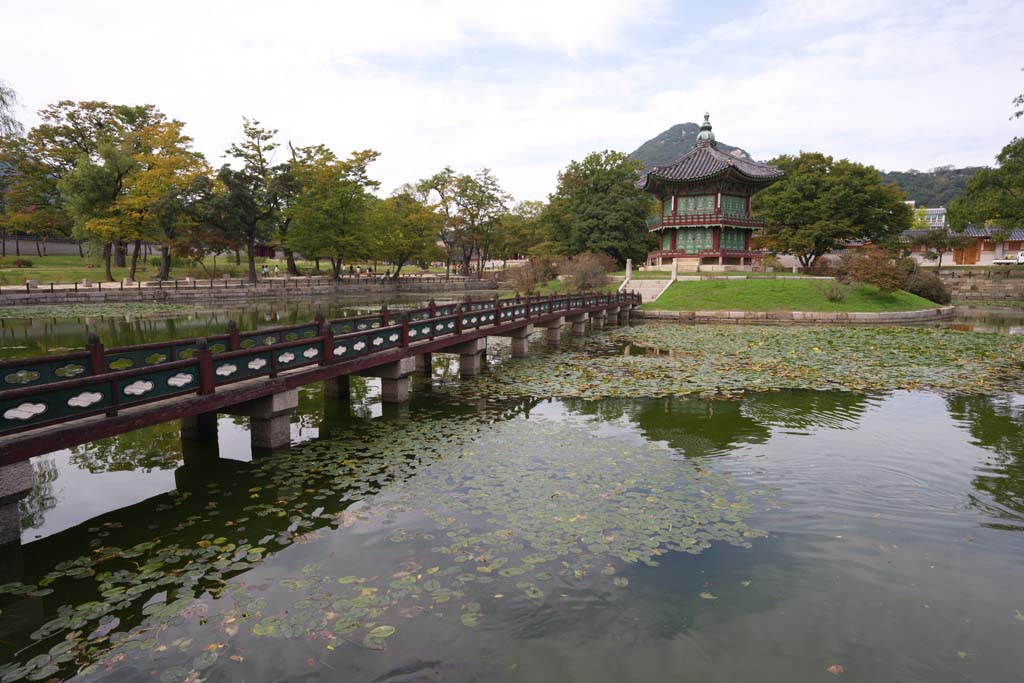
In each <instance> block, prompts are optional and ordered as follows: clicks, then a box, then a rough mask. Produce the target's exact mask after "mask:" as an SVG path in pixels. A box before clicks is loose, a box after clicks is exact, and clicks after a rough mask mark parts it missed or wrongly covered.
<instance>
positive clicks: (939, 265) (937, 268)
mask: <svg viewBox="0 0 1024 683" xmlns="http://www.w3.org/2000/svg"><path fill="white" fill-rule="evenodd" d="M942 251H943V250H942V249H939V262H938V263H937V264H935V274H936V275H940V274H941V273H942Z"/></svg>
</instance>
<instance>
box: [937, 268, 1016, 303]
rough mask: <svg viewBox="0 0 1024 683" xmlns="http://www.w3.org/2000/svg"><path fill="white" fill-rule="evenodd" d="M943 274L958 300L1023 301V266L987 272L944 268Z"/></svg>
mask: <svg viewBox="0 0 1024 683" xmlns="http://www.w3.org/2000/svg"><path fill="white" fill-rule="evenodd" d="M941 277H942V282H943V283H945V285H946V287H947V288H948V289H949V293H950V295H952V297H953V301H954V302H957V303H964V304H969V303H972V302H976V301H984V302H987V303H999V302H1005V303H1008V304H1009V303H1014V302H1024V266H1007V267H1005V268H998V269H995V270H984V271H971V270H966V271H956V270H951V271H943V273H942V276H941Z"/></svg>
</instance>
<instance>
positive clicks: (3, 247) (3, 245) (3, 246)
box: [0, 228, 7, 256]
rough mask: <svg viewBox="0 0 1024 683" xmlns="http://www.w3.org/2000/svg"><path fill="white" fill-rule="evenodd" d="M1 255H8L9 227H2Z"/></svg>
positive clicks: (0, 239)
mask: <svg viewBox="0 0 1024 683" xmlns="http://www.w3.org/2000/svg"><path fill="white" fill-rule="evenodd" d="M0 256H7V229H6V228H4V229H0Z"/></svg>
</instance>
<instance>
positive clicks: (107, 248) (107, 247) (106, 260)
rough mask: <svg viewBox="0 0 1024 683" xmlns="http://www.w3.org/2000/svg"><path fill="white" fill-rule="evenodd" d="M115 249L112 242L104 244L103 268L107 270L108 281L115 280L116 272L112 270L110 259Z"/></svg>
mask: <svg viewBox="0 0 1024 683" xmlns="http://www.w3.org/2000/svg"><path fill="white" fill-rule="evenodd" d="M113 250H114V249H113V245H112V244H111V243H110V242H107V243H105V244H104V245H103V268H104V270H105V271H106V273H105V275H106V278H107V282H113V281H114V274H113V273H111V272H110V259H111V252H112V251H113Z"/></svg>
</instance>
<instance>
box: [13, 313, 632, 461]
mask: <svg viewBox="0 0 1024 683" xmlns="http://www.w3.org/2000/svg"><path fill="white" fill-rule="evenodd" d="M639 303H640V298H639V296H638V295H635V294H632V293H620V294H610V295H606V294H584V295H571V296H564V297H527V298H525V299H520V298H516V299H508V300H498V299H494V300H491V301H486V302H466V303H462V304H450V305H447V306H435V305H433V304H431V306H430V307H428V308H424V309H415V310H413V311H404V312H396V313H393V314H389V312H388V311H387V309H382V311H381V313H380V314H377V315H373V316H361V317H357V318H342V319H339V320H331V321H326V320H323V319H322V318H321V319H318V320H317V321H315V322H314V323H310V324H304V325H295V326H289V327H282V328H273V329H270V330H259V331H254V332H245V333H241V332H239V331H238V330H237V329H234V328H232V329H229V331H228V333H227V334H226V335H221V336H218V337H213V338H210V339H209V340H202V339H190V340H171V341H166V342H155V343H152V344H141V345H137V346H133V347H124V348H119V349H111V350H104V349H103V347H102V345H100V344H99V343H98V340H93V342H92V344H91V345H90V348H89V350H87V351H84V352H79V353H76V354H62V355H56V356H45V357H41V358H32V359H24V360H17V361H5V362H3V363H0V387H8V386H17V388H11V389H5V390H2V391H0V466H4V465H9V464H12V463H16V462H19V461H23V460H27V459H28V458H31V457H33V456H37V455H41V454H44V453H48V452H52V451H55V450H59V449H63V448H69V447H72V446H75V445H79V444H82V443H87V442H89V441H93V440H95V439H100V438H104V437H109V436H114V435H116V434H121V433H124V432H128V431H132V430H135V429H139V428H141V427H146V426H149V425H154V424H158V423H161V422H166V421H168V420H173V419H179V418H183V417H188V416H192V415H198V414H202V413H212V412H218V411H222V410H223V409H224V408H227V407H229V406H233V405H237V404H240V403H245V402H248V401H252V400H255V399H259V398H263V397H266V396H271V395H273V394H277V393H281V392H284V391H288V390H291V389H295V388H298V387H300V386H303V385H306V384H310V383H313V382H318V381H323V380H328V379H331V378H334V377H339V376H342V375H349V374H353V373H356V372H365V371H368V370H372V369H373V368H376V367H379V366H383V365H389V364H392V363H396V362H398V361H400V360H402V359H403V358H409V357H412V356H417V355H420V354H424V353H431V352H438V351H443V350H444V349H445V348H448V347H452V346H455V345H459V344H463V343H465V342H469V341H473V340H475V339H479V338H481V337H487V336H492V335H500V334H504V333H508V332H511V331H513V330H515V329H518V328H521V327H524V326H526V325H530V324H543V323H546V322H550V321H552V320H554V319H557V318H559V317H564V316H566V315H573V314H580V313H589V312H595V311H600V310H605V309H608V308H615V307H620V306H633V305H637V304H639ZM396 321H397V324H396ZM335 332H338V333H339V334H335ZM210 341H212V342H213V344H210ZM374 348H376V349H377V350H373V349H374ZM133 365H139V366H141V367H136V368H133V367H132V366H133ZM121 368H123V369H121ZM78 374H81V375H83V376H81V377H76V375H78ZM69 375H70V376H71V379H65V378H66V377H67V376H69Z"/></svg>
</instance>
